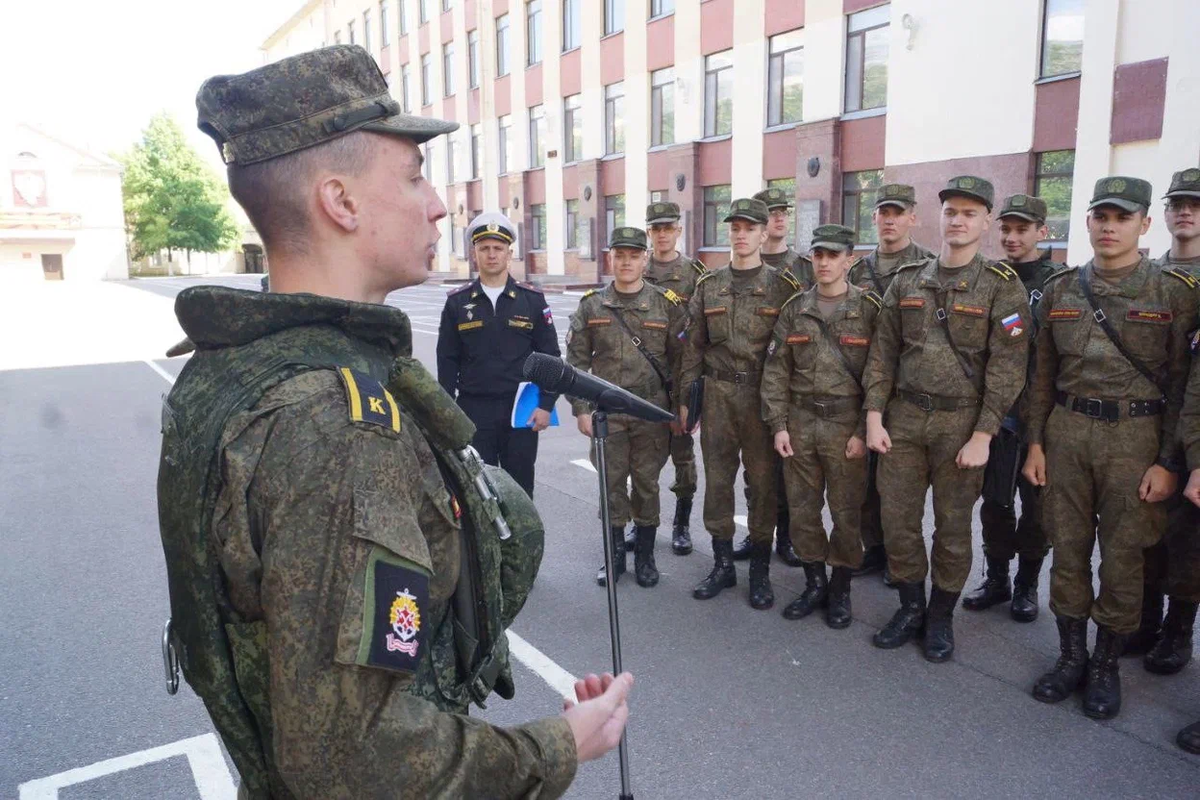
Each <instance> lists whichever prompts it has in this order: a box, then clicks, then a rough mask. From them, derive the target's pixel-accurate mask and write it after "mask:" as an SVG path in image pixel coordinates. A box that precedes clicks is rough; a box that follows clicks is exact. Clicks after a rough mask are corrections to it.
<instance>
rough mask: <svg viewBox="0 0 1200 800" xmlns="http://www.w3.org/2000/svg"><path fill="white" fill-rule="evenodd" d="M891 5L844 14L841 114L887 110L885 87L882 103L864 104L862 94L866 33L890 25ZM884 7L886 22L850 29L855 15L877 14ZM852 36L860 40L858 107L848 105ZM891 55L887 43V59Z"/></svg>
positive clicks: (886, 4) (865, 57) (865, 77)
mask: <svg viewBox="0 0 1200 800" xmlns="http://www.w3.org/2000/svg"><path fill="white" fill-rule="evenodd" d="M891 5H892V4H891V3H884V4H882V5H878V6H875V7H874V8H868V9H864V10H863V11H856V12H854V13H852V14H847V15H846V69H845V75H844V81H843V85H842V113H843V114H858V113H863V112H875V113H879V112H880V111H881V110H882V111H886V110H887V89H886V87H885V89H884V98H883V104H882V105H877V106H870V107H867V106H864V102H865V101H864V98H863V96H864V95H865V93H866V91H865V90H866V84H867V34H869V33H872V32H874V31H877V30H880V29H882V28H890V27H891V24H892V21H891ZM885 8H886V9H887V10H888V20H887V22H878V23H874V24H871V23H868V24H867V25H866V26H865V27H860V28H858V29H857V30H853V31H852V30H851V26H852V24H853V20H854V18H855V17H860V18H861V17H863V16H868V15H877V14H879V12H880V9H885ZM854 38H858V39H861V40H862V44H861V45H860V46H859V57H858V65H857V69H858V107H857V108H851V107H850V76H851V68H850V49H851V45H850V41H851V40H852V39H854ZM891 55H892V51H891V45H890V44H889V45H888V59H889V60H890V58H891Z"/></svg>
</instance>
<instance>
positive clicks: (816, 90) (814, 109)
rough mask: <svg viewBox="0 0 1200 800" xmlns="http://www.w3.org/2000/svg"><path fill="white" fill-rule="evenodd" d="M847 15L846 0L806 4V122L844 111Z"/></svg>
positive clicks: (830, 116)
mask: <svg viewBox="0 0 1200 800" xmlns="http://www.w3.org/2000/svg"><path fill="white" fill-rule="evenodd" d="M845 50H846V17H845V15H844V14H842V0H807V2H806V3H805V5H804V110H803V115H804V121H805V122H816V121H818V120H822V119H831V118H833V117H836V116H838V115H839V114H841V113H842V86H843V79H842V62H843V61H844V60H845V57H846V56H845Z"/></svg>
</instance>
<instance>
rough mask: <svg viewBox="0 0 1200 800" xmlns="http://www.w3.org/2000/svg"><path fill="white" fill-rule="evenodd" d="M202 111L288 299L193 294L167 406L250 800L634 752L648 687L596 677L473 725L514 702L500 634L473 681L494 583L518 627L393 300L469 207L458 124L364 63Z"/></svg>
mask: <svg viewBox="0 0 1200 800" xmlns="http://www.w3.org/2000/svg"><path fill="white" fill-rule="evenodd" d="M196 104H197V107H198V110H199V124H200V128H201V130H203V131H204V132H205V133H207V134H208V135H210V136H211V137H212V138H213V139H214V140H215V141H216V142H217V145H218V147H219V148H220V150H221V153H222V156H223V158H224V160H225V162H226V164H228V165H229V166H228V175H229V183H230V189H231V193H232V194H233V196H234V198H235V199H237V200H238V202H239V203H241V205H242V206H243V208H245V210H246V212H247V214H248V216H249V217H250V220H251V222H252V223H253V224H254V226H255V228H256V229H257V230H258V231H259V232H260V233H261V234H262V238H263V242H264V245H265V248H266V250H267V252H268V254H269V258H270V261H271V277H272V284H273V288H274V289H275V290H276V292H278V293H269V294H263V293H260V292H251V291H245V290H234V289H225V288H222V287H211V286H208V287H194V288H192V289H189V290H187V291H185V292H184V293H181V294H180V296H179V298H178V300H177V302H176V310H177V314H178V316H179V319H180V322H181V324H182V325H183V328H184V330H185V332H187V333H188V335H189V336H190V337H191V339H192V341H194V342H195V343H196V346H197V352H196V354H195V356H194V357H193V358H192V360H191V361H190V362H189V363H188V365H187V366H186V367H185V368H184V370H183V373H182V374H181V375H180V377H179V379H178V381H177V382H176V383H175V385H174V387H173V389H172V391H171V394H170V395H169V397H168V398H167V400H166V402H165V404H164V409H163V429H164V440H163V457H162V460H161V461H160V466H159V470H160V481H159V492H160V496H159V518H160V528H161V532H162V538H163V545H164V550H165V554H166V563H167V571H168V577H169V579H170V582H171V584H170V588H171V599H172V610H173V615H174V619H173V634H172V639H171V641H172V642H174V643H175V644H177V645H178V647H177V652H178V654H179V656H180V659H181V666H182V668H183V671H184V674H185V676H186V677H187V679H188V681H189V682H190V683H191V684H192V686H193V687H194V688H196V690H197V693H198V694H200V695H201V697H202V698H203V699H204V701H205V704H206V708H207V710H208V711H209V713H210V715H211V716H212V718H213V722H214V725H215V726H216V728H217V730H218V732H219V733H220V734H221V736H222V740H223V742H224V743H225V744H226V746H227V748H228V750H229V752H230V754H231V756H232V757H233V760H234V763H235V765H236V766H237V768H238V771H239V773H240V774H241V778H242V781H241V789H240V791H239V797H243V798H257V799H265V798H271V797H275V798H285V797H287V798H290V797H406V798H425V797H434V796H437V797H483V796H487V797H509V798H516V797H529V796H534V795H536V796H538V797H559V796H561V795H562V794H563V793H564V792H565V791H566V790H567V788H568V786H569V785H570V783H571V781H572V779H573V776H574V774H575V769H576V765H577V764H578V763H579V762H581V761H584V760H587V759H589V758H595V757H598V756H599V755H601V754H602V753H603V752H605V751H606V750H608V749H611V748H612V747H613V746H615V745H616V743H617V737H618V736H619V730H620V728H622V727H623V719H624V718H625V716H626V714H627V707H626V706H625V704H624V700H623V696H624V694H625V693H626V692H627V691H628V688H629V686H630V681H631V679H630V678H629V677H628V676H621V677H619V678H617V679H615V680H614V679H612V678H611V676H610V677H608V678H606V679H604V680H600V681H599V682H593V683H592V684H591V685H590V686H589V685H587V684H586V683H581V684H579V685H578V686H577V696H578V697H579V699H580V700H581V701H586V702H583V703H581V705H580V706H578V707H576V708H574V709H570V710H567V711H565V712H564V713H563V715H561V716H559V717H556V718H550V719H544V720H541V721H537V722H533V723H530V724H526V725H520V726H515V727H510V728H501V727H498V726H495V725H491V724H489V723H487V722H483V721H481V720H478V719H474V720H473V719H470V718H468V717H467V716H465V714H466V711H467V705H468V704H469V702H470V701H471V700H472V699H475V700H476V701H477V702H482V699H483V698H484V697H486V691H479V690H480V689H486V690H489V691H490V689H491V687H492V686H493V685H495V686H496V688H497V691H500V692H502V693H503V694H505V695H506V696H511V693H512V691H511V690H512V684H511V679H510V678H506V677H505V673H506V672H507V669H508V668H507V666H506V664H507V660H508V659H507V648H506V646H504V641H505V640H504V638H503V628H500V629H499V635H500V638H499V640H497V642H496V645H497V649H496V650H495V651H494V656H495V659H496V660H495V661H494V662H492V663H494V664H495V665H496V666H498V667H500V672H495V671H492V672H489V673H485V672H484V671H482V670H481V671H480V672H479V673H476V674H470V673H469V672H468V671H464V663H463V662H461V661H460V660H459V654H458V653H457V652H456V647H455V637H454V633H453V629H454V627H455V625H458V624H459V623H460V622H461V623H462V624H463V625H468V624H469V620H468V619H467V618H466V617H465V616H463V615H462V614H461V613H460V611H459V610H458V609H459V605H458V604H457V603H456V602H455V599H456V598H457V597H458V592H459V589H460V588H461V587H462V586H463V585H464V581H465V583H466V584H471V583H473V582H474V575H475V574H476V571H475V568H476V567H478V570H479V572H478V575H479V576H481V577H482V581H483V582H482V584H475V585H476V588H477V589H479V590H481V591H482V593H483V594H482V596H483V597H484V598H486V603H485V604H484V605H485V606H486V608H487V610H488V618H489V619H492V613H493V612H494V611H498V610H499V608H498V606H497V605H496V604H495V602H493V601H498V600H499V596H500V595H499V590H500V587H498V586H497V585H496V584H497V583H500V582H502V581H503V580H504V578H503V576H502V573H501V571H500V569H499V567H498V566H497V565H496V563H495V562H494V561H488V560H485V556H486V555H487V554H489V553H490V554H491V555H493V556H494V555H495V554H496V553H498V552H501V551H502V549H503V548H504V547H506V546H507V545H505V544H502V543H501V542H500V540H499V537H498V536H497V535H496V533H495V532H494V531H481V530H480V529H479V528H478V527H476V526H475V524H474V523H475V522H477V521H478V520H479V519H480V517H479V516H478V509H479V508H480V506H479V505H478V504H477V503H475V501H474V500H472V499H468V497H467V495H465V494H462V487H463V485H464V484H463V483H462V481H461V480H459V478H461V473H456V475H458V476H459V478H455V479H454V480H453V481H451V482H450V483H448V482H447V481H446V480H444V479H443V476H442V473H441V471H440V469H439V464H441V465H446V466H447V469H454V468H452V467H450V466H449V465H450V464H452V463H453V464H457V465H459V466H461V465H464V464H466V463H468V461H470V462H471V463H473V464H474V465H475V466H476V468H478V462H477V460H475V459H474V458H473V457H470V456H469V455H467V456H462V455H456V453H458V452H459V451H458V450H455V451H453V452H451V451H450V449H449V448H450V447H452V446H453V447H465V445H466V443H467V442H469V440H470V434H471V432H472V426H471V424H470V422H469V420H467V419H466V418H465V416H464V415H462V414H461V412H459V411H458V410H457V408H456V407H455V406H454V404H453V401H452V400H450V398H449V397H448V396H447V395H446V394H445V393H444V392H442V391H441V389H440V388H439V387H438V386H437V384H436V382H435V381H434V380H433V378H432V376H430V375H429V374H428V373H427V372H425V371H424V369H423V368H422V367H421V366H420V364H419V362H416V361H415V360H413V359H412V358H411V349H412V337H411V330H410V325H409V321H408V318H407V317H406V316H405V315H404V313H403V312H401V311H399V310H396V309H393V308H391V307H389V306H386V305H384V299H385V297H386V295H387V293H388V292H389V291H392V290H395V289H399V288H401V287H403V286H409V285H413V284H417V283H420V282H421V281H423V280H424V279H425V276H426V274H427V271H428V269H429V261H430V254H431V252H432V246H433V243H434V242H436V241H437V239H438V225H437V223H438V221H439V220H440V219H441V218H443V217H444V216H445V215H446V209H445V207H444V206H443V205H442V203H441V201H440V200H438V198H437V195H436V194H435V192H434V190H433V188H432V187H431V186H430V185H429V184H428V183H427V182H426V181H425V180H424V179H423V178H422V171H421V156H420V149H419V147H418V145H419V143H421V142H424V141H426V140H428V139H431V138H433V137H434V136H437V135H439V134H442V133H446V132H449V131H452V130H454V129H455V128H456V127H457V126H456V125H455V123H447V122H444V121H442V120H436V119H431V118H428V117H410V116H406V115H403V114H400V109H399V105H398V104H397V103H396V101H395V100H394V99H393V98H392V97H391V96H390V94H389V93H388V88H387V85H386V83H385V82H384V79H383V75H382V74H381V73H380V71H379V68H378V67H377V66H376V64H375V62H374V60H373V59H372V58H371V56H370V55H369V54H368V53H367V51H366V50H364V49H362V48H361V47H354V46H334V47H328V48H321V49H318V50H314V51H311V52H307V53H304V54H301V55H298V56H294V57H291V58H286V59H283V60H281V61H278V62H275V63H273V64H269V65H267V66H264V67H261V68H259V69H256V70H253V71H251V72H248V73H246V74H244V75H229V76H218V77H215V78H212V79H210V80H208V81H206V82H205V84H204V85H203V86H202V87H201V89H200V92H199V94H198V96H197V100H196ZM314 254H319V255H314ZM335 288H336V291H337V292H338V296H337V297H333V296H330V293H331V292H332V291H333V290H334V289H335ZM401 374H403V375H405V376H411V377H412V378H413V380H415V381H416V384H410V383H408V382H407V378H406V379H405V380H403V381H402V380H400V379H399V377H398V376H400V375H401ZM384 382H387V383H388V385H389V386H393V388H392V390H391V391H389V390H387V389H385V388H384ZM418 384H419V387H420V388H416V390H415V391H410V389H411V388H414V387H416V386H417V385H418ZM438 421H441V422H443V423H445V424H444V425H437V424H435V423H437V422H438ZM451 440H453V441H454V444H453V445H451V444H450V441H451ZM464 452H465V451H464ZM210 465H212V466H210ZM495 474H496V475H497V476H504V477H505V478H507V476H505V474H504V473H503V472H501V471H497V472H496V473H495ZM508 485H509V486H510V487H511V488H512V490H513V491H516V492H519V489H517V488H516V486H515V484H513V483H512V482H511V481H509V484H508ZM451 487H454V491H455V492H457V494H452V493H451ZM460 496H461V497H463V498H464V499H465V500H466V502H464V503H463V504H462V505H459V503H458V502H457V499H458V498H459V497H460ZM473 496H474V495H472V497H473ZM523 499H524V501H525V502H526V504H528V500H527V498H523ZM463 514H465V515H467V516H466V517H463V516H462V515H463ZM492 519H493V520H494V519H495V518H494V517H492ZM468 521H470V523H471V527H470V528H469V529H468V528H463V527H461V526H463V525H467V524H468ZM468 530H470V531H473V533H470V534H468V533H467V531H468ZM485 534H487V535H485ZM513 534H514V536H515V535H516V532H515V531H513ZM470 541H474V542H475V544H476V545H477V547H475V548H473V552H471V553H470V554H469V555H462V554H461V548H462V547H464V546H465V545H464V542H470ZM516 555H517V557H518V558H521V559H528V558H530V557H531V556H536V555H537V554H519V553H518V554H516ZM537 557H539V558H540V556H537ZM506 563H508V562H507V559H506ZM513 563H516V562H513ZM534 563H536V562H534ZM489 565H490V566H489ZM460 567H462V572H460ZM468 569H469V570H470V574H471V575H472V577H467V578H464V577H462V575H463V572H466V571H467V570H468ZM522 602H523V599H522ZM519 607H520V606H519V603H518V604H516V605H515V606H510V607H507V608H505V609H504V613H505V614H507V615H508V616H506V617H504V618H503V620H502V619H501V617H500V616H497V617H495V621H497V622H503V624H504V625H507V624H508V622H509V621H511V615H512V614H515V612H516V610H517V609H519ZM469 608H470V609H471V610H472V611H480V610H482V608H481V606H479V605H478V604H476V605H472V606H469ZM472 627H473V626H472ZM490 655H492V654H489V656H490ZM489 660H490V659H489ZM606 685H607V687H608V688H607V690H606V689H605V686H606ZM504 687H507V688H504ZM588 705H590V706H591V707H592V709H593V710H594V711H596V712H599V713H598V715H597V714H594V713H589V710H588V708H586V706H588ZM596 716H598V717H599V718H604V719H596V720H594V721H593V720H592V719H591V717H596ZM605 719H606V720H607V724H608V726H609V727H610V728H612V730H610V731H608V732H607V734H608V735H606V732H605V731H603V730H602V727H603V725H604V724H605Z"/></svg>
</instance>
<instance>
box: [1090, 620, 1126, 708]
mask: <svg viewBox="0 0 1200 800" xmlns="http://www.w3.org/2000/svg"><path fill="white" fill-rule="evenodd" d="M1128 639H1129V636H1127V635H1121V634H1119V633H1113V632H1112V631H1110V630H1109V629H1108V628H1106V627H1104V626H1103V625H1098V626H1097V627H1096V648H1095V649H1094V650H1093V651H1092V659H1091V661H1089V662H1088V672H1087V688H1086V689H1085V690H1084V692H1083V713H1084V714H1086V715H1088V716H1089V717H1091V718H1092V719H1112V718H1113V717H1115V716H1116V715H1117V712H1119V711H1120V710H1121V667H1120V664H1119V662H1118V661H1117V658H1118V657H1119V656H1120V655H1121V653H1122V652H1123V651H1124V649H1125V645H1126V643H1127V640H1128Z"/></svg>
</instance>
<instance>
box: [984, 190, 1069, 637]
mask: <svg viewBox="0 0 1200 800" xmlns="http://www.w3.org/2000/svg"><path fill="white" fill-rule="evenodd" d="M999 220H1000V246H1001V247H1002V248H1004V254H1005V255H1006V256H1007V260H1006V261H1005V262H1004V263H1005V264H1007V265H1008V266H1010V267H1012V268H1013V269H1014V270H1016V273H1017V274H1018V275H1020V276H1021V283H1023V284H1025V291H1026V292H1028V293H1029V307H1030V309H1031V312H1032V311H1036V309H1037V304H1038V302H1039V301H1040V300H1041V298H1042V292H1043V290H1044V287H1045V283H1046V279H1047V278H1049V277H1050V276H1051V275H1053V274H1054V272H1055V271H1056V270H1057V269H1058V265H1056V264H1055V263H1054V262H1053V261H1051V260H1050V252H1049V251H1048V250H1047V251H1045V252H1042V253H1039V252H1038V249H1037V246H1038V242H1040V241H1042V240H1043V239H1045V238H1046V237H1047V236H1048V235H1049V234H1050V231H1049V229H1048V228H1047V227H1046V202H1045V201H1044V200H1042V199H1041V198H1038V197H1030V196H1029V195H1024V194H1015V195H1013V196H1012V197H1009V198H1008V199H1006V200H1005V201H1004V207H1003V208H1002V209H1001V210H1000V216H999ZM1035 330H1036V321H1035ZM1029 356H1030V363H1031V364H1032V359H1033V352H1032V348H1030V354H1029ZM1023 407H1024V404H1023V403H1018V405H1017V406H1016V407H1014V408H1013V409H1012V411H1011V412H1009V414H1008V416H1006V417H1005V418H1004V422H1003V423H1002V424H1001V426H1000V433H999V434H998V435H997V436H996V438H995V439H993V440H992V452H991V455H990V456H989V457H988V474H989V475H990V476H992V477H993V481H992V483H995V484H999V483H1003V484H1004V486H999V485H989V481H988V480H986V479H985V481H984V492H983V504H982V505H981V506H980V509H979V521H980V522H981V523H983V554H984V558H985V559H986V561H987V576H986V577H985V579H984V581H983V583H982V584H981V585H980V587H979V588H978V589H976V590H975V591H974V592H972V593H971V594H969V595H967V596H966V597H964V598H963V608H965V609H967V610H968V611H983V610H984V609H988V608H991V607H992V606H994V605H998V604H1000V603H1009V614H1010V616H1012V618H1013V619H1014V620H1016V621H1017V622H1033V621H1034V620H1035V619H1037V615H1038V595H1037V585H1038V576H1039V575H1040V574H1041V571H1042V560H1043V559H1045V557H1046V553H1048V552H1049V551H1050V542H1049V540H1048V539H1047V536H1046V532H1045V530H1044V529H1043V527H1042V519H1041V513H1042V512H1041V497H1040V495H1039V492H1038V488H1037V487H1036V486H1034V485H1033V484H1031V483H1030V482H1029V481H1027V480H1025V479H1024V478H1023V477H1021V476H1020V475H1016V486H1015V487H1014V486H1012V485H1010V484H1009V483H1008V480H1009V476H1010V475H1013V474H1015V473H1016V472H1017V470H1019V469H1020V467H1021V465H1022V464H1024V463H1025V445H1024V442H1023V440H1022V437H1023V435H1024V431H1023V428H1024V423H1023V422H1022V420H1021V417H1022V415H1023V413H1022V412H1023ZM1018 491H1019V492H1020V495H1021V519H1020V522H1018V521H1017V514H1016V508H1015V506H1014V504H1013V497H1014V494H1015V493H1016V492H1018ZM1013 556H1020V560H1019V562H1018V567H1017V576H1016V579H1015V580H1014V581H1013V582H1012V584H1011V585H1010V584H1009V579H1008V564H1009V562H1010V561H1012V559H1013ZM1010 601H1011V602H1010Z"/></svg>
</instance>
